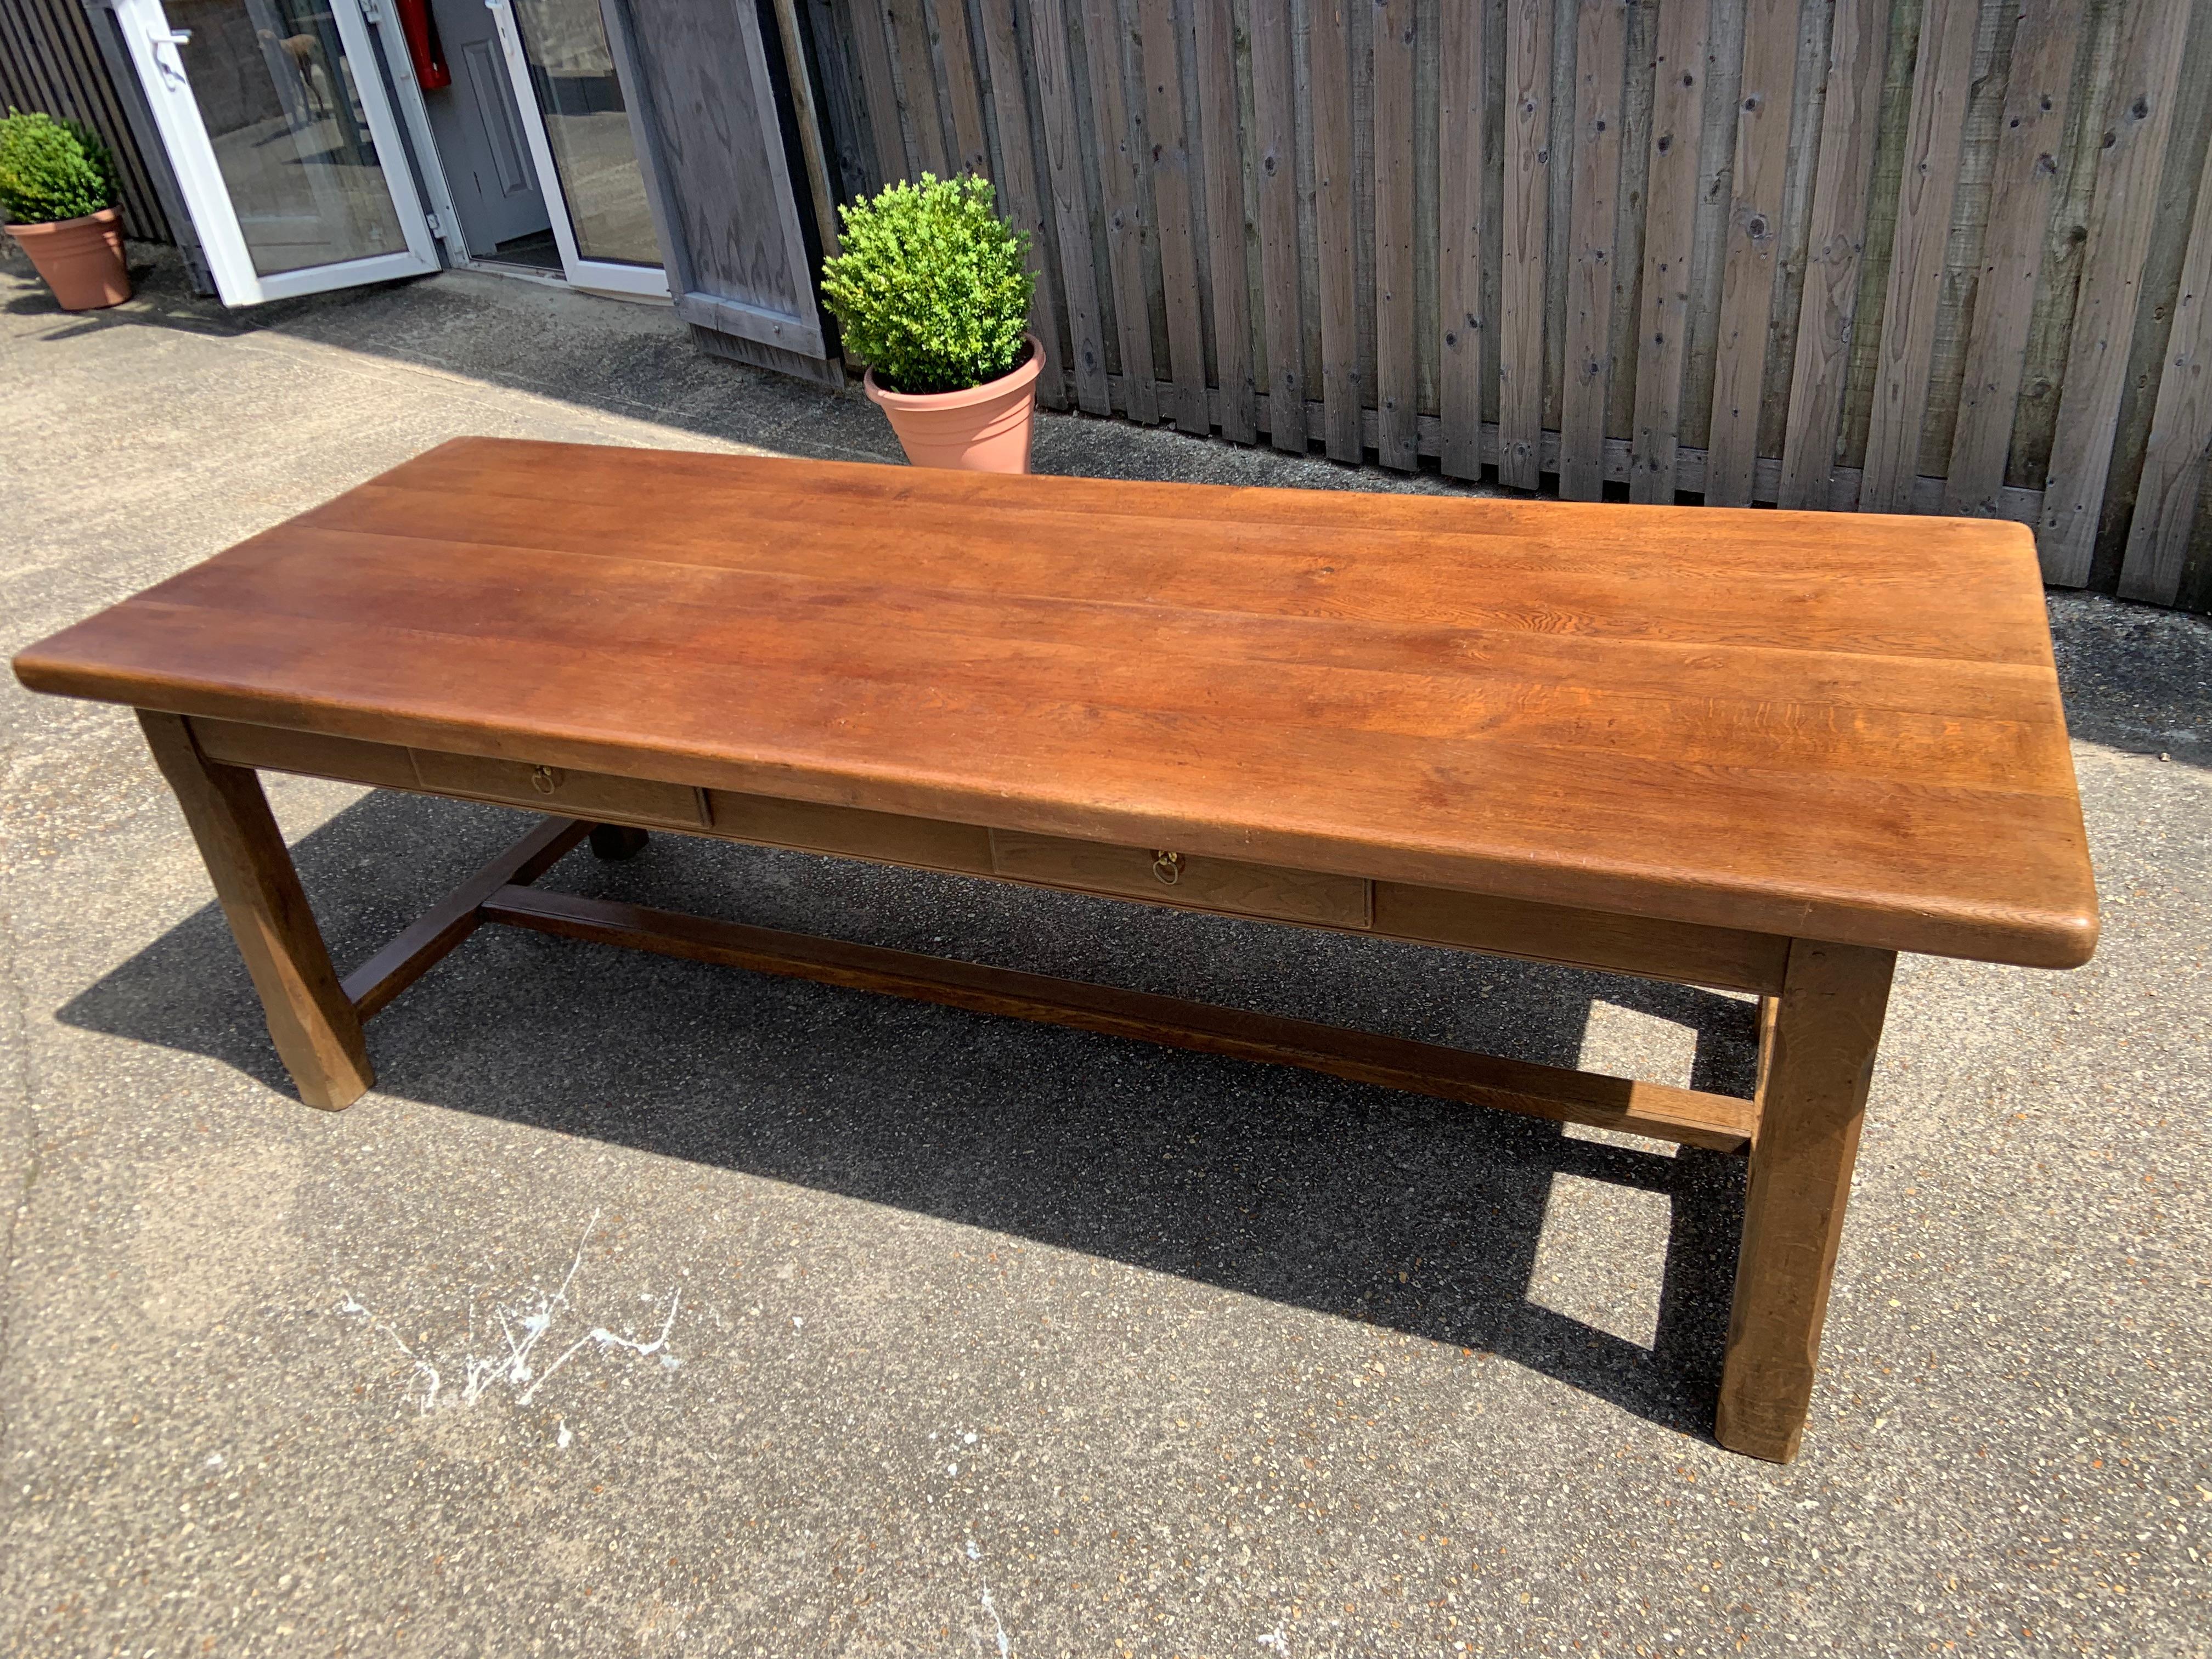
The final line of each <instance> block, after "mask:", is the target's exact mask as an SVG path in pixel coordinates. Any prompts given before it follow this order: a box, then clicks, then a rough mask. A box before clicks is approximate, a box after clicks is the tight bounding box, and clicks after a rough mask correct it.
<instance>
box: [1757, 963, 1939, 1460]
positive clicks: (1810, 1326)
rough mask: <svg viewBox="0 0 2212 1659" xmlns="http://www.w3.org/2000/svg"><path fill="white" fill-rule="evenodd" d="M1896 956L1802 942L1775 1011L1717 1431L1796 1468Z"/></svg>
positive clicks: (1766, 1035)
mask: <svg viewBox="0 0 2212 1659" xmlns="http://www.w3.org/2000/svg"><path fill="white" fill-rule="evenodd" d="M1896 963H1897V956H1896V953H1895V952H1894V951H1871V950H1868V949H1866V948H1864V947H1863V946H1860V945H1821V944H1816V943H1814V942H1813V941H1810V940H1806V939H1800V940H1798V941H1797V942H1796V944H1795V945H1792V946H1791V947H1790V965H1789V969H1788V972H1787V975H1786V976H1785V980H1784V985H1783V990H1782V994H1781V995H1780V996H1779V997H1778V998H1774V999H1771V1000H1770V1002H1769V1005H1768V1006H1767V1007H1766V1008H1765V1009H1764V1010H1762V1014H1763V1018H1762V1019H1761V1022H1760V1024H1761V1035H1762V1037H1763V1039H1764V1040H1763V1042H1762V1044H1761V1053H1760V1058H1759V1128H1758V1133H1757V1138H1756V1139H1754V1140H1753V1143H1752V1149H1751V1178H1750V1183H1749V1186H1748V1188H1747V1192H1746V1194H1745V1196H1744V1212H1743V1242H1742V1244H1741V1249H1739V1252H1738V1255H1737V1258H1736V1270H1735V1308H1734V1310H1733V1311H1732V1313H1731V1314H1730V1316H1729V1335H1728V1358H1727V1363H1726V1365H1725V1368H1724V1369H1723V1371H1722V1374H1721V1398H1720V1411H1719V1415H1718V1419H1717V1422H1716V1424H1715V1425H1714V1433H1715V1435H1716V1437H1717V1438H1718V1439H1719V1441H1720V1443H1721V1444H1723V1446H1726V1447H1728V1448H1729V1449H1730V1450H1732V1451H1740V1452H1747V1453H1749V1454H1750V1455H1752V1456H1753V1457H1765V1458H1769V1459H1771V1460H1772V1461H1773V1462H1778V1463H1786V1462H1789V1461H1790V1459H1791V1458H1793V1457H1795V1456H1796V1455H1797V1447H1798V1443H1799V1442H1800V1441H1801V1440H1802V1438H1803V1437H1804V1433H1805V1413H1806V1408H1807V1407H1808V1405H1809V1404H1810V1403H1811V1401H1812V1396H1813V1370H1814V1362H1815V1360H1816V1359H1817V1358H1818V1357H1819V1355H1820V1325H1821V1322H1822V1321H1823V1320H1824V1319H1826V1316H1827V1311H1828V1282H1829V1280H1830V1279H1831V1278H1832V1276H1833V1274H1834V1273H1835V1268H1836V1246H1837V1243H1838V1240H1839V1239H1840V1238H1841V1237H1842V1234H1843V1225H1844V1205H1845V1203H1846V1201H1847V1200H1849V1199H1850V1190H1851V1164H1852V1162H1853V1160H1854V1159H1855V1158H1857V1155H1858V1146H1859V1126H1860V1123H1861V1121H1863V1118H1864V1116H1865V1111H1866V1097H1867V1085H1868V1083H1869V1080H1870V1079H1872V1077H1873V1074H1874V1056H1875V1046H1876V1045H1877V1044H1878V1043H1879V1042H1881V1023H1882V1016H1883V1013H1884V1012H1885V1011H1886V1010H1887V1007H1888V1006H1889V981H1890V974H1891V971H1892V969H1893V968H1894V967H1895V966H1896Z"/></svg>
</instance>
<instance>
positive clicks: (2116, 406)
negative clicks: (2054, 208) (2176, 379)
mask: <svg viewBox="0 0 2212 1659" xmlns="http://www.w3.org/2000/svg"><path fill="white" fill-rule="evenodd" d="M2188 28H2189V0H2138V3H2137V5H2136V8H2135V9H2134V11H2133V15H2132V16H2131V17H2130V21H2129V33H2128V38H2127V44H2126V46H2125V47H2124V55H2123V57H2122V59H2121V63H2120V70H2119V74H2118V76H2116V77H2115V79H2114V80H2113V82H2112V101H2111V103H2110V104H2109V105H2107V106H2106V116H2105V132H2104V137H2103V140H2102V142H2103V146H2104V147H2103V149H2102V151H2101V152H2100V155H2099V156H2098V159H2097V193H2096V196H2095V197H2094V198H2093V201H2092V202H2091V204H2090V208H2089V226H2088V231H2089V234H2088V240H2087V244H2086V245H2085V246H2084V249H2083V261H2082V272H2081V298H2080V300H2079V301H2077V302H2076V304H2075V311H2074V332H2073V337H2072V340H2071V341H2070V343H2069V344H2068V346H2067V349H2066V375H2065V379H2064V381H2063V384H2062V386H2061V389H2060V392H2059V394H2058V421H2057V430H2056V433H2055V435H2054V436H2053V438H2052V440H2051V465H2050V469H2049V476H2048V477H2046V478H2045V481H2044V486H2043V511H2042V514H2041V517H2040V518H2039V520H2038V522H2037V526H2036V538H2035V539H2036V545H2037V549H2038V550H2039V552H2040V553H2041V555H2042V556H2043V575H2044V580H2045V581H2049V582H2052V583H2055V584H2056V585H2057V586H2061V587H2079V586H2081V584H2082V583H2084V582H2085V581H2087V580H2088V579H2089V565H2090V562H2091V561H2092V559H2093V556H2094V555H2095V552H2096V544H2097V519H2098V509H2099V508H2100V506H2101V505H2102V504H2103V500H2104V494H2105V480H2106V476H2107V474H2108V473H2109V472H2110V471H2111V468H2112V436H2113V433H2114V430H2115V428H2117V427H2118V422H2119V416H2120V398H2121V396H2122V394H2123V393H2124V392H2125V391H2126V389H2127V368H2128V344H2129V341H2130V337H2131V336H2132V335H2133V333H2134V330H2135V322H2136V299H2137V291H2138V288H2139V285H2140V282H2141V278H2142V266H2143V256H2144V254H2145V253H2146V252H2148V249H2149V246H2150V240H2151V233H2152V230H2153V228H2154V224H2155V216H2154V215H2153V214H2152V213H2150V212H2149V211H2148V206H2149V204H2150V202H2151V198H2152V197H2154V195H2155V194H2156V191H2157V189H2158V177H2159V168H2160V165H2161V164H2162V163H2163V161H2165V159H2166V135H2167V133H2168V131H2170V129H2171V128H2172V120H2173V105H2174V94H2175V91H2176V89H2177V88H2178V87H2179V83H2180V79H2181V68H2182V46H2183V44H2184V42H2185V39H2186V37H2187V34H2188Z"/></svg>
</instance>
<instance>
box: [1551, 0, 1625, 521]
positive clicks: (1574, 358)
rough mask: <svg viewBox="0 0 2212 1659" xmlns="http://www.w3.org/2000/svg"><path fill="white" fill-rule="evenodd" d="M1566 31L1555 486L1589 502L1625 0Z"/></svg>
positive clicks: (1609, 375) (1589, 7)
mask: <svg viewBox="0 0 2212 1659" xmlns="http://www.w3.org/2000/svg"><path fill="white" fill-rule="evenodd" d="M1627 27H1628V6H1627V3H1626V0H1583V4H1582V5H1581V6H1580V7H1579V8H1578V9H1577V21H1576V31H1575V88H1576V93H1575V162H1574V173H1575V178H1574V195H1573V205H1572V207H1571V210H1570V218H1571V225H1572V234H1571V237H1570V239H1569V248H1570V259H1571V263H1570V264H1569V266H1568V270H1567V338H1566V358H1565V362H1566V377H1565V386H1563V387H1562V388H1561V392H1560V422H1559V494H1560V495H1564V496H1565V497H1567V498H1568V499H1569V500H1571V501H1596V500H1598V499H1599V498H1600V497H1601V495H1603V494H1604V488H1605V412H1606V405H1607V393H1608V391H1609V389H1610V387H1611V385H1612V379H1613V359H1612V345H1611V340H1612V337H1613V285H1614V279H1615V277H1616V276H1617V274H1618V273H1617V271H1616V270H1615V267H1616V265H1617V264H1618V263H1619V262H1618V261H1617V260H1616V258H1614V250H1613V234H1614V229H1615V222H1616V216H1617V207H1618V204H1617V203H1616V200H1615V196H1614V192H1615V191H1616V190H1617V189H1618V188H1619V186H1620V137H1621V94H1622V92H1623V90H1624V79H1623V70H1624V63H1623V54H1624V52H1626V40H1627Z"/></svg>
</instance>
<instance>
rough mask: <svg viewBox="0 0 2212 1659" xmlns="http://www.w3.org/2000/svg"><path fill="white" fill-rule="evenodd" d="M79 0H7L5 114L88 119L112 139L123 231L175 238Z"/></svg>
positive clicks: (1, 79) (0, 12) (2, 31)
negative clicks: (19, 111) (37, 113)
mask: <svg viewBox="0 0 2212 1659" xmlns="http://www.w3.org/2000/svg"><path fill="white" fill-rule="evenodd" d="M93 27H94V26H93V21H92V20H91V19H90V18H88V17H87V16H86V15H85V13H84V9H83V7H82V5H80V4H79V3H78V0H0V112H5V111H7V110H9V109H10V108H15V109H26V110H41V111H44V112H46V114H48V115H53V116H62V117H66V118H68V119H70V120H72V121H82V122H83V123H84V124H85V125H87V126H88V127H90V128H92V129H93V131H95V132H97V133H99V134H100V137H102V138H104V139H106V141H107V147H108V149H110V150H111V151H112V152H113V154H114V156H115V170H116V174H117V178H118V182H119V183H120V184H121V185H122V186H123V230H124V234H125V235H128V236H137V237H140V238H143V239H144V240H147V241H153V242H166V241H169V240H173V232H172V229H171V227H170V223H169V216H168V213H167V210H166V206H165V204H164V203H163V201H162V199H161V191H160V189H159V188H158V185H157V183H156V180H155V177H154V175H153V173H152V172H151V171H150V170H149V168H148V167H147V166H146V161H145V158H144V157H143V155H140V154H139V153H138V144H137V139H136V138H135V137H133V135H132V132H131V123H130V120H129V118H128V116H127V115H126V114H125V106H124V100H125V98H126V97H130V96H134V95H136V94H135V88H125V89H118V88H117V86H116V84H115V82H114V81H113V80H112V78H111V77H110V75H109V72H108V68H107V64H106V63H105V62H104V61H103V60H102V58H101V56H100V46H99V43H98V42H97V40H95V39H94V33H93Z"/></svg>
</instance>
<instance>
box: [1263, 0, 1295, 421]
mask: <svg viewBox="0 0 2212 1659" xmlns="http://www.w3.org/2000/svg"><path fill="white" fill-rule="evenodd" d="M1291 64H1292V56H1291V8H1290V0H1252V109H1253V118H1254V119H1255V121H1257V122H1258V124H1259V131H1258V132H1257V133H1255V135H1254V137H1255V142H1256V143H1257V144H1258V146H1259V150H1260V283H1261V291H1262V294H1263V296H1264V306H1265V310H1266V321H1267V438H1268V441H1270V442H1271V443H1273V445H1274V446H1275V447H1276V448H1278V449H1285V450H1288V451H1290V452H1291V453H1293V454H1297V455H1303V454H1304V453H1305V451H1306V387H1305V374H1304V361H1305V341H1304V329H1303V325H1302V318H1301V313H1300V312H1299V308H1298V167H1297V148H1298V134H1297V100H1296V96H1295V94H1294V92H1293V88H1292V69H1291Z"/></svg>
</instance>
